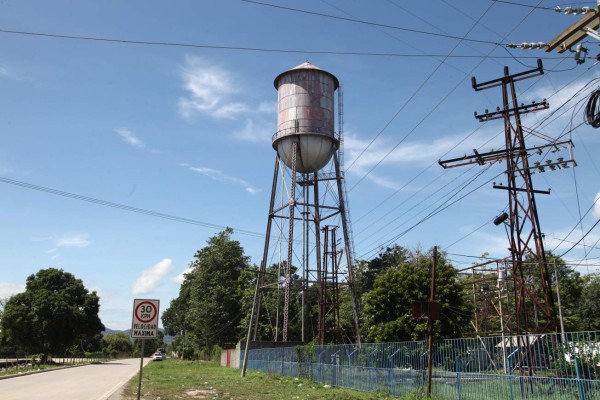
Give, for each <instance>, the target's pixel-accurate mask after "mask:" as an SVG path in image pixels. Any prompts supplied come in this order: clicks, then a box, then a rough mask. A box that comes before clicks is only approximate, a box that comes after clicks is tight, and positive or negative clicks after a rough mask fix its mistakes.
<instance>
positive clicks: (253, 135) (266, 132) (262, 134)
mask: <svg viewBox="0 0 600 400" xmlns="http://www.w3.org/2000/svg"><path fill="white" fill-rule="evenodd" d="M274 133H275V131H274V127H273V124H271V123H263V124H260V125H258V124H256V123H255V122H254V121H253V120H251V119H248V120H246V124H245V125H244V128H243V129H242V130H241V131H238V132H235V133H234V134H233V136H234V137H235V138H237V139H240V140H243V141H245V142H255V143H271V138H272V136H273V134H274Z"/></svg>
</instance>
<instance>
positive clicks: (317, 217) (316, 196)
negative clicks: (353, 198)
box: [313, 171, 325, 345]
mask: <svg viewBox="0 0 600 400" xmlns="http://www.w3.org/2000/svg"><path fill="white" fill-rule="evenodd" d="M313 184H314V190H313V191H314V199H315V200H314V202H315V204H314V207H315V251H316V261H317V289H318V290H319V307H321V299H320V294H321V293H322V287H321V285H322V281H323V276H322V274H321V272H322V271H321V268H322V266H321V210H320V208H319V177H318V172H316V171H315V173H314V181H313ZM319 309H320V308H319ZM319 324H321V315H320V313H319ZM319 326H320V325H319ZM323 328H324V326H320V330H319V329H317V331H318V336H319V340H318V342H319V344H320V345H322V344H324V340H325V337H324V334H323V333H322V332H321V331H322V330H323Z"/></svg>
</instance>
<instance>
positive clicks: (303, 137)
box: [273, 62, 339, 173]
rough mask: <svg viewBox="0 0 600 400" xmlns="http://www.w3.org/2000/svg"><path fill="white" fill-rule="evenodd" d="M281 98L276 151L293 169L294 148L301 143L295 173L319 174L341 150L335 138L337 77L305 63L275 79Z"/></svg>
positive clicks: (275, 143) (274, 137)
mask: <svg viewBox="0 0 600 400" xmlns="http://www.w3.org/2000/svg"><path fill="white" fill-rule="evenodd" d="M274 85H275V88H276V89H277V95H278V114H277V133H276V134H275V135H274V136H273V148H274V149H275V150H277V153H278V154H279V157H280V158H281V159H282V160H283V162H284V163H285V165H287V166H288V167H289V168H292V146H293V143H294V142H297V143H298V150H299V151H298V154H297V155H296V171H297V172H301V173H311V172H316V171H318V170H320V169H321V168H323V167H324V166H325V165H327V163H328V162H329V161H330V160H331V157H332V156H333V153H334V152H335V151H336V150H337V149H338V147H339V138H338V137H337V136H336V133H335V130H334V126H335V120H334V116H335V101H334V93H335V90H336V89H337V88H338V87H339V81H338V80H337V78H336V77H335V76H334V75H333V74H331V73H329V72H327V71H324V70H322V69H320V68H318V67H316V66H314V65H313V64H311V63H309V62H305V63H304V64H301V65H299V66H297V67H296V68H293V69H291V70H289V71H286V72H283V73H281V74H280V75H278V76H277V78H275V82H274Z"/></svg>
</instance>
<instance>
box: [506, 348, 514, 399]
mask: <svg viewBox="0 0 600 400" xmlns="http://www.w3.org/2000/svg"><path fill="white" fill-rule="evenodd" d="M506 365H507V366H508V387H509V388H510V400H514V398H515V397H514V396H513V383H512V368H511V367H510V356H509V358H507V359H506Z"/></svg>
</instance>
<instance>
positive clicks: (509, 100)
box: [439, 59, 577, 373]
mask: <svg viewBox="0 0 600 400" xmlns="http://www.w3.org/2000/svg"><path fill="white" fill-rule="evenodd" d="M537 64H538V65H537V68H535V69H531V70H527V71H523V72H518V73H515V74H510V72H509V69H508V67H504V75H503V76H502V77H500V78H497V79H494V80H491V81H487V82H482V83H478V82H477V80H476V79H475V77H473V78H472V86H473V88H474V89H475V90H476V91H480V90H486V89H490V88H494V87H501V89H502V106H501V107H497V109H496V110H495V111H491V112H490V111H488V110H485V113H484V114H480V115H478V114H477V113H475V118H477V119H478V120H479V121H480V122H486V121H490V120H494V119H502V120H503V121H504V132H505V148H504V149H501V150H497V151H493V150H492V151H490V152H486V153H479V152H477V150H473V152H474V154H473V155H469V156H464V157H460V158H455V159H451V160H445V161H442V160H440V161H439V164H440V165H441V166H442V167H443V168H452V167H458V166H462V165H471V164H479V165H484V164H489V163H495V162H501V161H505V162H506V179H507V184H506V185H503V184H499V185H497V184H496V183H494V186H493V187H494V189H500V190H506V191H507V193H508V202H509V215H508V216H507V217H508V222H507V225H508V227H509V229H508V230H509V232H508V235H509V242H510V248H509V250H510V261H511V264H512V265H511V267H512V278H513V282H514V292H515V323H516V333H517V335H518V337H519V338H521V339H519V340H525V341H527V342H528V341H529V336H528V334H529V333H531V330H530V329H531V327H530V324H529V311H528V308H529V307H535V308H536V309H537V310H539V312H540V313H541V317H542V319H543V321H542V324H541V327H540V328H538V333H545V332H555V331H556V328H557V326H556V311H555V307H554V299H553V296H552V291H551V280H550V274H549V273H548V265H547V261H546V254H545V252H544V244H543V241H542V232H541V229H540V222H539V219H538V212H537V204H536V198H535V195H536V194H550V190H548V191H545V190H535V189H534V188H533V182H532V179H531V176H532V174H534V173H536V172H537V173H539V172H545V171H546V170H551V171H554V170H556V169H564V168H570V166H571V165H572V166H576V165H577V164H576V163H575V161H574V160H573V158H572V153H570V159H565V157H558V159H557V160H556V161H553V160H550V159H546V158H545V156H544V158H542V161H543V163H542V161H537V162H533V165H530V161H529V157H533V156H536V155H537V156H541V155H542V154H544V153H546V155H548V154H549V153H550V152H555V151H561V150H563V149H572V143H571V142H570V141H566V142H557V141H551V140H549V143H548V144H545V145H541V146H536V147H530V148H527V146H526V144H525V136H524V134H523V126H522V124H521V115H523V114H526V113H529V112H534V111H539V110H544V109H547V108H549V106H548V103H547V102H546V101H545V100H543V101H542V102H533V103H531V104H521V105H519V102H518V100H517V92H516V89H515V82H517V81H520V80H524V79H529V78H533V77H536V76H540V75H542V74H543V73H544V70H543V66H542V61H541V60H540V59H538V61H537ZM499 223H501V222H499ZM496 225H498V224H496ZM526 256H529V257H530V258H533V260H534V263H535V266H534V267H533V268H531V269H527V268H526V266H525V263H524V260H525V258H526ZM534 277H535V278H537V286H538V287H536V288H533V287H531V278H534ZM523 338H524V339H523ZM519 346H522V348H528V347H529V343H522V344H519ZM526 356H527V357H531V354H529V352H527V354H526ZM524 364H525V363H522V362H519V365H520V367H523V365H524ZM528 365H532V364H531V363H529V364H528ZM529 373H532V371H531V368H530V371H529Z"/></svg>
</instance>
